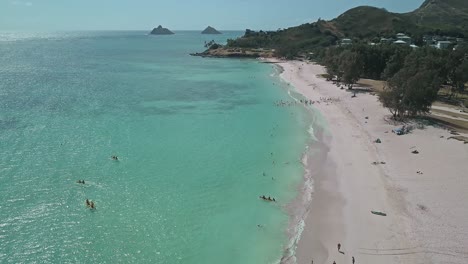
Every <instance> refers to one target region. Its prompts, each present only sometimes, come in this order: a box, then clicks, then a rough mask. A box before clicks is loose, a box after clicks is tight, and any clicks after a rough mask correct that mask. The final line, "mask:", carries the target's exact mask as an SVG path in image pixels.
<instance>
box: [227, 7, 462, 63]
mask: <svg viewBox="0 0 468 264" xmlns="http://www.w3.org/2000/svg"><path fill="white" fill-rule="evenodd" d="M399 32H403V33H407V34H409V35H412V36H419V37H420V36H422V35H423V34H434V33H437V34H442V35H449V36H467V37H468V0H426V1H425V2H424V3H423V4H422V5H421V7H419V8H418V9H416V10H414V11H413V12H409V13H403V14H399V13H392V12H388V11H387V10H385V9H382V8H376V7H371V6H360V7H356V8H353V9H350V10H348V11H346V12H345V13H343V14H341V15H340V16H338V17H337V18H335V19H333V20H330V21H323V20H319V21H317V22H315V23H310V24H304V25H300V26H297V27H291V28H288V29H284V30H278V31H275V32H262V31H260V32H254V31H251V30H247V31H246V33H245V35H244V36H243V37H241V38H238V39H236V40H229V41H228V47H240V48H270V49H275V50H277V53H278V55H282V56H283V55H288V54H294V53H296V54H297V53H298V52H301V51H310V50H314V49H317V48H320V47H326V46H330V45H334V44H336V43H337V40H338V39H341V38H344V37H349V38H352V39H353V40H362V41H368V40H372V39H374V38H377V37H384V36H392V35H394V34H396V33H399Z"/></svg>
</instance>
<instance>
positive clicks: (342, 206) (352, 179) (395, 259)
mask: <svg viewBox="0 0 468 264" xmlns="http://www.w3.org/2000/svg"><path fill="white" fill-rule="evenodd" d="M277 65H279V66H281V67H282V68H283V70H284V71H283V72H282V73H281V77H282V78H283V79H284V80H285V81H286V82H288V83H290V84H292V85H293V86H294V87H295V89H296V90H297V92H299V93H301V94H302V95H303V96H304V97H306V98H307V99H308V100H312V101H314V104H313V106H312V107H314V108H316V109H317V110H318V111H319V112H320V113H321V115H323V117H324V118H325V120H326V122H327V126H326V128H325V131H324V133H322V134H323V135H322V136H321V137H322V138H321V139H320V140H321V141H323V143H325V145H326V146H327V147H326V149H327V150H328V154H327V157H326V159H325V161H324V162H323V163H322V164H321V165H319V166H318V167H317V166H316V167H313V168H309V169H310V170H312V171H315V172H316V173H315V174H316V177H315V178H314V192H313V194H312V197H313V198H312V203H311V204H310V208H309V211H308V213H307V218H306V221H305V223H306V224H305V229H304V232H303V233H302V237H301V239H300V241H299V243H298V247H297V250H296V257H297V262H298V263H299V264H310V263H311V261H312V260H313V261H314V262H313V263H333V261H336V263H337V264H341V263H352V262H351V258H352V257H353V256H354V257H355V259H356V263H380V264H386V263H389V264H390V263H411V264H413V263H416V264H418V263H421V264H422V263H460V264H461V263H468V248H467V247H466V245H468V206H467V205H466V203H467V201H468V144H463V142H460V141H457V140H453V139H449V138H450V136H451V134H450V131H448V130H446V129H443V128H438V127H434V126H424V127H421V128H417V129H414V130H413V131H412V132H411V133H409V134H406V135H402V136H398V135H396V134H395V133H392V129H394V128H397V127H398V126H400V127H401V125H402V124H395V123H393V122H392V121H391V120H390V119H389V116H390V113H389V112H388V110H387V109H385V108H383V107H382V105H381V104H380V102H379V101H378V98H377V96H376V95H374V94H372V93H369V92H367V93H357V96H356V97H352V95H353V92H352V91H349V90H347V89H340V88H339V87H337V86H336V85H335V84H333V83H332V82H329V81H326V80H325V79H324V78H323V77H321V76H320V74H323V73H325V69H324V68H323V67H322V66H320V65H316V64H313V63H306V62H301V61H280V62H277ZM309 107H310V106H309ZM311 112H312V111H311ZM376 139H380V141H381V143H376V142H375V141H376ZM415 150H417V151H418V152H419V153H418V154H414V153H412V152H413V151H415ZM371 211H379V212H384V213H386V214H387V215H386V216H380V215H375V214H372V213H371ZM338 243H340V244H341V251H342V252H338V248H337V244H338Z"/></svg>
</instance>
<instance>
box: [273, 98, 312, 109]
mask: <svg viewBox="0 0 468 264" xmlns="http://www.w3.org/2000/svg"><path fill="white" fill-rule="evenodd" d="M298 104H304V105H312V104H314V101H312V100H305V99H304V100H302V99H301V100H299V101H297V100H293V101H284V100H279V101H276V102H275V105H276V106H280V107H282V106H294V105H298Z"/></svg>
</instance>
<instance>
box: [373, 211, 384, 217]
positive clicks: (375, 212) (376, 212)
mask: <svg viewBox="0 0 468 264" xmlns="http://www.w3.org/2000/svg"><path fill="white" fill-rule="evenodd" d="M371 213H373V214H375V215H381V216H387V214H386V213H382V212H379V211H371Z"/></svg>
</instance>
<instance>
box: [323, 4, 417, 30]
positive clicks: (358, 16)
mask: <svg viewBox="0 0 468 264" xmlns="http://www.w3.org/2000/svg"><path fill="white" fill-rule="evenodd" d="M329 23H331V24H333V25H334V26H335V27H336V28H337V29H338V33H341V34H343V35H345V36H347V37H353V38H354V37H357V38H371V37H373V36H377V35H393V34H395V33H396V32H407V31H414V30H415V29H416V28H417V26H416V25H415V24H414V23H413V22H412V21H411V20H409V19H408V18H407V17H406V16H404V15H402V14H397V13H391V12H388V11H387V10H385V9H380V8H376V7H371V6H360V7H356V8H353V9H350V10H348V11H346V12H345V13H343V14H342V15H340V16H338V17H337V18H335V19H333V20H332V21H330V22H329Z"/></svg>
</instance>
